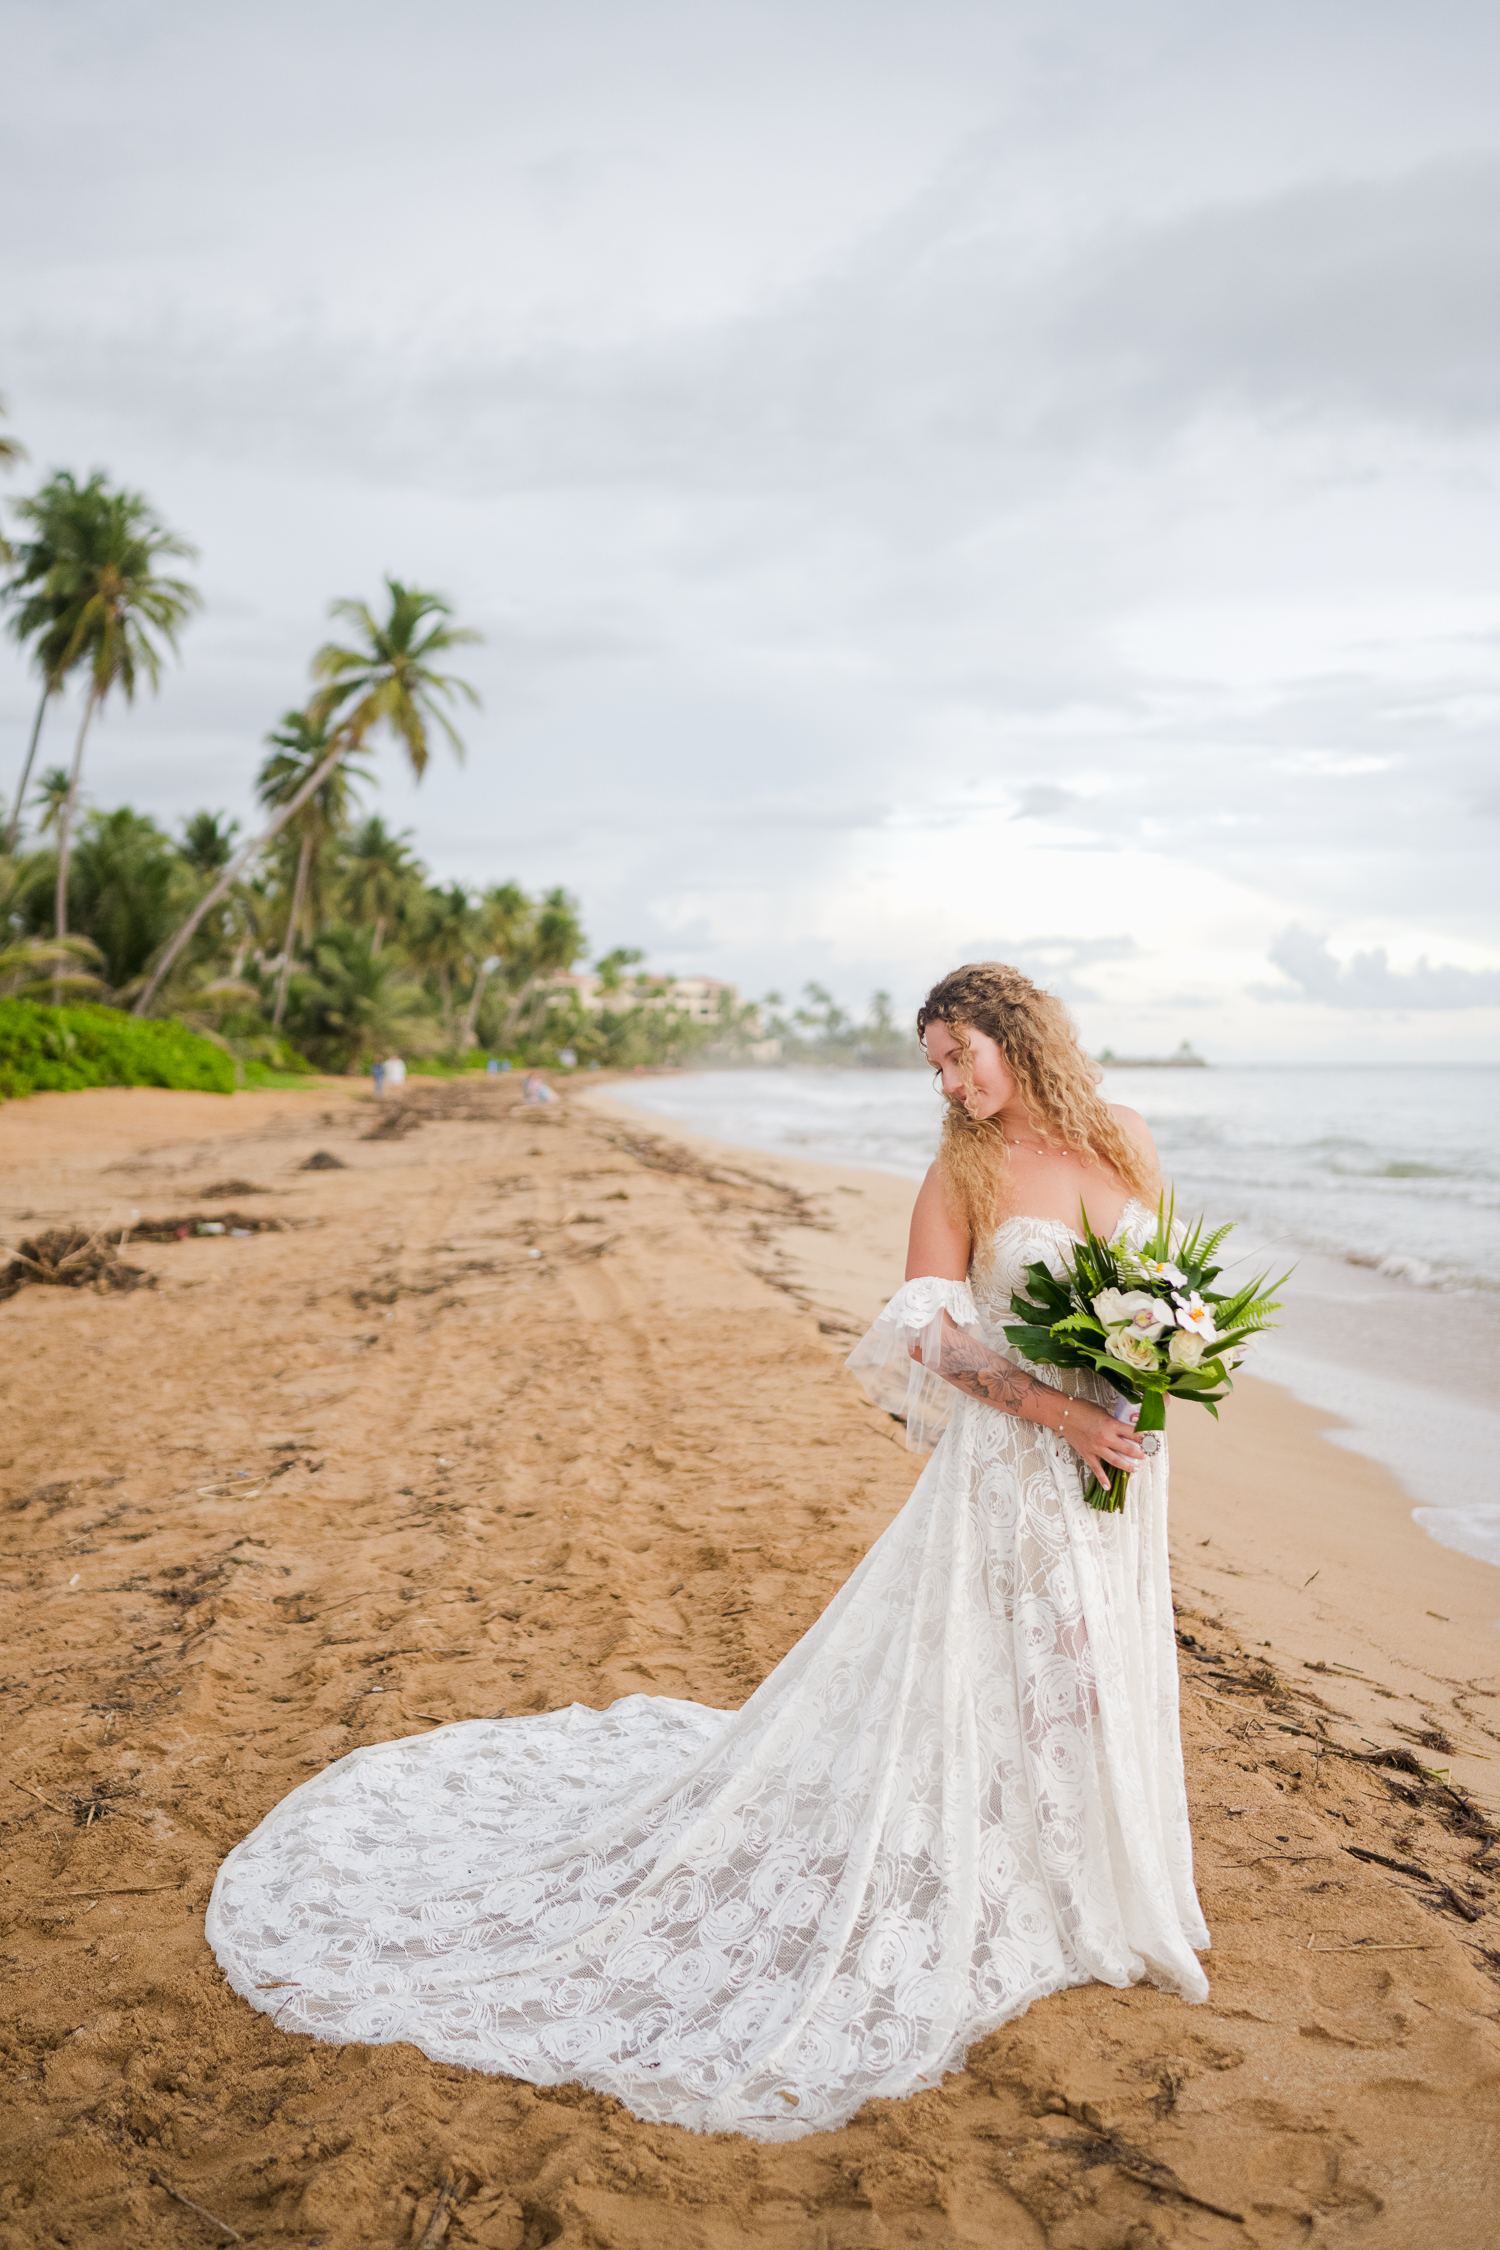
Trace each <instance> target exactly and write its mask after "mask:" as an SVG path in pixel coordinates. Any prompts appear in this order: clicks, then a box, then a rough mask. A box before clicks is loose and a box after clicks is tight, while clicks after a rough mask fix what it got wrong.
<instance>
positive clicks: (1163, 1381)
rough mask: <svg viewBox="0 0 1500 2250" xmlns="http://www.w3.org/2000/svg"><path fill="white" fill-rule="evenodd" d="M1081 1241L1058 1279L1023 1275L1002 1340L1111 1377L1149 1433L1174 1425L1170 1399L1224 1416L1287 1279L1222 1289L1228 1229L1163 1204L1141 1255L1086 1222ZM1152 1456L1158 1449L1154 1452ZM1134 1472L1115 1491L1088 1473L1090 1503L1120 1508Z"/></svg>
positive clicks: (1045, 1270) (1037, 1269) (1039, 1357)
mask: <svg viewBox="0 0 1500 2250" xmlns="http://www.w3.org/2000/svg"><path fill="white" fill-rule="evenodd" d="M1083 1226H1084V1236H1083V1240H1082V1241H1081V1242H1080V1243H1079V1245H1078V1248H1077V1251H1076V1253H1075V1255H1074V1258H1073V1262H1072V1264H1071V1266H1070V1267H1068V1268H1066V1269H1065V1270H1064V1271H1063V1272H1062V1273H1061V1274H1055V1273H1053V1272H1052V1270H1051V1268H1050V1267H1049V1266H1046V1265H1044V1264H1042V1263H1041V1262H1040V1261H1038V1262H1037V1263H1036V1264H1035V1265H1030V1266H1028V1267H1027V1269H1026V1290H1027V1292H1028V1294H1025V1295H1023V1294H1022V1293H1021V1292H1020V1291H1017V1292H1016V1294H1015V1295H1014V1296H1013V1297H1012V1298H1011V1300H1010V1309H1011V1311H1012V1312H1013V1313H1014V1314H1015V1316H1016V1317H1015V1319H1014V1320H1008V1321H1007V1322H1006V1323H1005V1330H1006V1334H1007V1336H1008V1337H1009V1339H1010V1341H1011V1343H1013V1344H1014V1345H1015V1347H1016V1349H1017V1351H1019V1352H1023V1353H1024V1354H1025V1356H1026V1358H1027V1359H1029V1360H1032V1361H1033V1362H1036V1363H1038V1364H1040V1365H1044V1366H1048V1367H1088V1368H1092V1369H1093V1370H1094V1371H1095V1372H1096V1373H1098V1374H1100V1375H1102V1376H1104V1377H1105V1379H1106V1381H1108V1382H1109V1383H1112V1384H1113V1386H1114V1388H1115V1389H1116V1390H1117V1391H1118V1392H1120V1394H1121V1397H1122V1400H1130V1401H1135V1402H1136V1403H1138V1404H1139V1407H1140V1415H1139V1418H1138V1420H1137V1422H1136V1428H1137V1430H1138V1431H1139V1432H1141V1433H1142V1434H1145V1433H1147V1432H1150V1431H1152V1430H1162V1429H1165V1428H1166V1421H1167V1400H1168V1399H1169V1398H1190V1399H1193V1400H1195V1401H1196V1403H1197V1404H1198V1405H1199V1406H1206V1407H1207V1408H1208V1411H1209V1413H1210V1414H1212V1415H1213V1416H1214V1418H1215V1420H1217V1418H1218V1412H1219V1407H1218V1402H1219V1400H1220V1399H1221V1398H1225V1397H1227V1396H1228V1394H1229V1392H1230V1391H1231V1390H1232V1389H1233V1387H1234V1385H1233V1379H1232V1377H1231V1375H1230V1369H1231V1368H1234V1367H1238V1365H1239V1363H1240V1361H1241V1360H1242V1359H1243V1357H1244V1355H1245V1350H1246V1347H1247V1345H1248V1344H1249V1341H1250V1339H1251V1337H1252V1336H1254V1335H1255V1334H1256V1333H1257V1332H1258V1331H1259V1330H1261V1329H1263V1328H1269V1327H1271V1326H1272V1325H1273V1323H1272V1321H1271V1318H1270V1315H1271V1314H1272V1313H1273V1312H1276V1311H1277V1310H1278V1309H1279V1307H1278V1301H1277V1299H1276V1298H1275V1296H1274V1295H1273V1294H1272V1292H1273V1291H1274V1290H1277V1289H1279V1288H1280V1287H1281V1284H1282V1282H1283V1281H1285V1280H1286V1278H1287V1276H1286V1275H1285V1274H1282V1276H1281V1277H1280V1279H1279V1280H1277V1281H1268V1279H1267V1277H1266V1275H1265V1274H1257V1275H1256V1277H1255V1278H1254V1280H1253V1281H1247V1282H1246V1283H1244V1285H1243V1286H1242V1287H1241V1288H1239V1289H1235V1290H1227V1289H1215V1287H1214V1283H1215V1282H1216V1281H1217V1280H1218V1278H1219V1275H1220V1273H1221V1272H1222V1270H1223V1268H1222V1266H1220V1265H1219V1264H1216V1263H1215V1258H1216V1254H1217V1252H1218V1249H1219V1245H1220V1244H1221V1243H1222V1242H1223V1240H1224V1238H1225V1236H1226V1235H1227V1234H1229V1233H1231V1232H1232V1229H1231V1228H1230V1227H1227V1226H1223V1227H1218V1228H1216V1229H1215V1230H1214V1232H1213V1233H1212V1234H1205V1232H1204V1222H1203V1220H1202V1219H1200V1220H1199V1221H1198V1222H1197V1224H1196V1226H1194V1227H1193V1228H1192V1229H1191V1230H1190V1231H1187V1232H1184V1231H1183V1230H1182V1229H1180V1228H1177V1227H1176V1226H1174V1223H1173V1210H1172V1208H1171V1207H1169V1206H1168V1205H1167V1204H1166V1203H1165V1202H1163V1203H1162V1204H1160V1205H1158V1208H1157V1226H1156V1233H1155V1234H1154V1235H1153V1237H1152V1239H1151V1240H1150V1241H1149V1242H1147V1243H1145V1244H1143V1246H1142V1247H1141V1248H1140V1249H1139V1250H1133V1249H1131V1247H1130V1246H1129V1244H1128V1243H1127V1242H1126V1241H1125V1238H1124V1229H1123V1227H1122V1228H1121V1230H1120V1232H1119V1234H1117V1235H1116V1236H1115V1239H1114V1240H1113V1241H1112V1242H1105V1241H1102V1240H1101V1238H1100V1237H1099V1236H1098V1235H1097V1234H1095V1232H1094V1230H1093V1228H1092V1227H1091V1226H1090V1225H1089V1222H1088V1214H1087V1213H1086V1212H1085V1214H1084V1219H1083ZM1146 1450H1147V1451H1148V1452H1151V1451H1154V1447H1151V1446H1148V1447H1147V1449H1146ZM1129 1481H1130V1478H1129V1472H1128V1471H1127V1470H1125V1469H1116V1471H1115V1473H1114V1475H1113V1476H1112V1477H1111V1478H1110V1480H1109V1483H1108V1484H1107V1485H1101V1484H1100V1483H1099V1482H1098V1480H1097V1479H1096V1478H1095V1477H1093V1476H1090V1478H1089V1481H1088V1486H1087V1488H1086V1490H1085V1492H1084V1498H1085V1499H1086V1500H1087V1501H1088V1503H1089V1505H1090V1507H1093V1508H1101V1509H1106V1510H1109V1511H1110V1512H1114V1511H1116V1510H1118V1509H1120V1508H1123V1507H1124V1505H1125V1489H1126V1486H1127V1485H1128V1483H1129Z"/></svg>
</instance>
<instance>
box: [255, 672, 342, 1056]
mask: <svg viewBox="0 0 1500 2250" xmlns="http://www.w3.org/2000/svg"><path fill="white" fill-rule="evenodd" d="M266 740H267V742H268V743H269V744H270V745H271V756H270V757H269V758H267V760H266V762H265V764H264V765H263V766H262V767H261V769H260V773H259V776H258V777H257V780H256V784H255V794H256V795H257V797H259V799H260V801H261V803H262V804H263V805H264V806H265V807H266V809H267V810H268V811H270V810H272V809H274V808H275V807H276V806H278V805H283V804H286V803H287V802H288V801H289V800H290V799H291V798H293V797H296V796H298V795H299V794H300V792H301V790H302V785H303V783H304V782H305V781H306V780H307V778H308V776H309V775H310V774H313V773H316V772H319V771H322V770H323V769H324V768H326V769H327V770H326V771H324V772H323V779H322V780H321V781H320V782H319V783H318V785H317V787H316V788H315V789H314V790H313V792H312V794H311V795H310V796H308V797H306V798H305V799H304V800H303V802H302V806H301V810H300V811H299V812H297V813H296V814H294V815H293V819H294V820H295V823H296V826H297V828H298V830H299V831H300V846H299V849H298V852H297V874H296V878H295V880H294V882H293V884H292V903H291V907H290V909H289V910H288V913H287V918H286V935H285V937H284V939H283V941H282V947H281V973H280V975H279V976H278V977H277V980H276V1005H275V1007H274V1009H273V1010H272V1012H271V1025H272V1028H273V1030H276V1031H279V1030H280V1029H281V1019H282V1017H283V1016H284V1015H285V1014H286V988H287V982H288V980H289V978H290V976H291V973H292V960H293V957H294V955H295V953H296V949H297V932H298V931H299V929H300V928H301V926H302V912H303V908H304V906H305V905H306V902H307V874H308V868H309V866H310V865H311V862H312V856H313V853H314V851H315V850H316V849H317V848H318V846H319V845H321V844H322V843H324V842H325V841H326V840H327V838H328V837H329V836H330V835H331V834H333V833H334V832H335V831H336V830H337V829H340V828H342V827H343V826H344V824H345V822H346V821H347V819H348V816H349V791H350V785H351V783H352V781H353V780H354V779H355V778H356V776H357V777H358V779H360V780H361V781H364V780H368V778H369V776H368V774H367V773H366V772H365V771H364V769H363V767H356V766H355V764H354V761H353V759H352V758H335V759H330V758H329V755H328V729H327V727H326V726H318V725H316V724H315V723H314V722H313V720H312V719H311V718H309V716H308V714H307V713H306V712H305V711H288V713H287V714H286V717H285V718H284V719H283V720H282V722H281V725H280V726H279V727H278V728H277V729H276V730H275V732H274V733H272V734H268V735H267V736H266Z"/></svg>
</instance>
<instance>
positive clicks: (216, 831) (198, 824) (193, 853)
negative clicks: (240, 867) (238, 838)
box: [181, 812, 240, 876]
mask: <svg viewBox="0 0 1500 2250" xmlns="http://www.w3.org/2000/svg"><path fill="white" fill-rule="evenodd" d="M239 825H240V824H239V822H238V821H237V820H231V819H230V817H229V815H228V813H221V812H220V813H211V812H195V813H194V814H193V815H192V816H191V817H190V818H189V819H187V820H185V821H184V822H183V824H182V847H181V848H182V856H183V858H184V859H185V860H186V861H187V863H188V865H189V867H190V868H191V869H192V871H193V873H194V874H195V875H198V876H203V875H217V874H218V872H219V869H220V868H221V867H227V866H228V865H229V862H230V861H231V860H232V859H233V857H234V839H235V834H236V832H237V830H238V828H239Z"/></svg>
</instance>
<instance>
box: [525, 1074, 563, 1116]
mask: <svg viewBox="0 0 1500 2250" xmlns="http://www.w3.org/2000/svg"><path fill="white" fill-rule="evenodd" d="M521 1099H522V1101H523V1102H525V1103H526V1104H527V1106H528V1107H534V1108H540V1107H541V1105H542V1103H543V1102H555V1101H556V1099H557V1096H556V1094H554V1093H553V1091H552V1088H551V1087H550V1086H549V1085H548V1084H547V1081H546V1080H545V1079H544V1078H538V1076H537V1074H536V1072H535V1071H534V1070H528V1071H527V1073H526V1076H525V1077H524V1078H523V1079H522V1080H521Z"/></svg>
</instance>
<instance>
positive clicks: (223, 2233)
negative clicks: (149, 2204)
mask: <svg viewBox="0 0 1500 2250" xmlns="http://www.w3.org/2000/svg"><path fill="white" fill-rule="evenodd" d="M147 2178H148V2179H149V2180H150V2182H151V2185H152V2186H153V2187H159V2188H160V2189H161V2192H162V2194H163V2195H169V2196H170V2197H171V2198H172V2201H173V2202H174V2203H180V2204H181V2205H182V2207H183V2209H184V2210H185V2211H191V2212H192V2213H193V2214H194V2216H195V2217H196V2218H199V2219H204V2220H206V2221H207V2223H208V2224H209V2226H211V2227H217V2228H218V2230H219V2235H220V2238H221V2240H223V2241H225V2242H243V2241H244V2239H245V2237H244V2236H243V2235H242V2234H240V2233H239V2232H238V2230H237V2229H236V2228H234V2227H232V2226H231V2225H230V2224H229V2221H228V2220H227V2219H221V2218H219V2217H218V2216H217V2214H216V2213H214V2212H213V2211H206V2210H205V2209H204V2207H203V2205H202V2204H201V2203H195V2202H194V2201H193V2199H192V2197H191V2196H190V2195H184V2194H183V2192H182V2190H181V2188H175V2187H173V2185H172V2183H171V2181H170V2180H168V2179H165V2178H164V2177H163V2176H162V2174H161V2173H160V2172H158V2171H155V2170H153V2171H151V2172H149V2173H148V2174H147Z"/></svg>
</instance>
